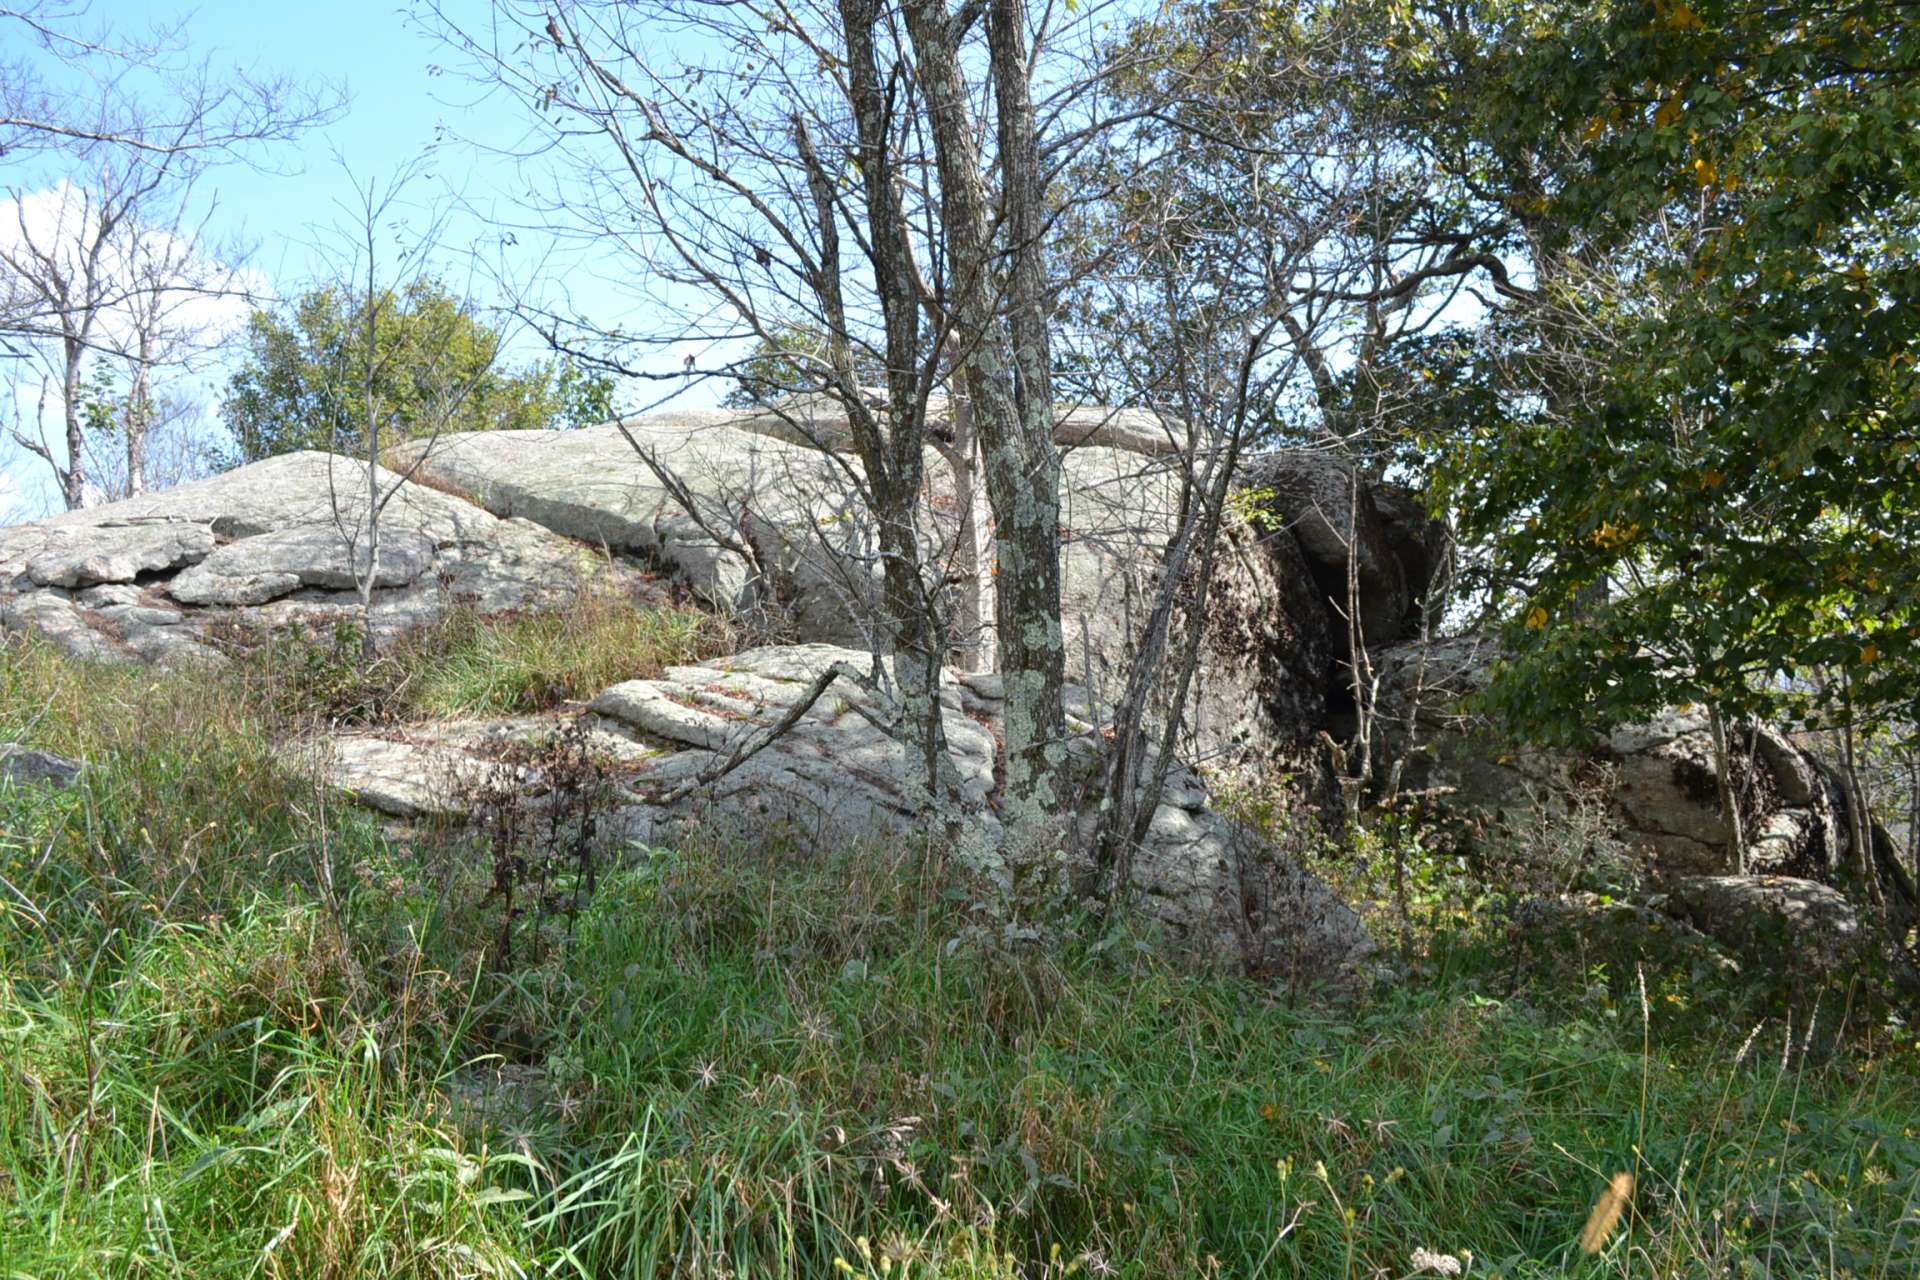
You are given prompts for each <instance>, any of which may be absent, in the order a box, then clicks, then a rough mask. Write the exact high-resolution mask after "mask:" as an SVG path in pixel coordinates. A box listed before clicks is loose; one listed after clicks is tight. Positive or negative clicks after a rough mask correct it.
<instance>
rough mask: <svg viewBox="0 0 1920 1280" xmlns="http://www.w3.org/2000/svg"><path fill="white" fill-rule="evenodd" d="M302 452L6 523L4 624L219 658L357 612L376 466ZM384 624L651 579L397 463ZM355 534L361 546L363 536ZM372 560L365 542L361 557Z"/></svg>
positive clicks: (82, 648)
mask: <svg viewBox="0 0 1920 1280" xmlns="http://www.w3.org/2000/svg"><path fill="white" fill-rule="evenodd" d="M357 467H358V464H356V463H353V462H351V461H350V460H348V459H344V458H336V457H333V456H332V455H329V454H324V453H295V454H287V455H284V456H282V457H277V458H270V459H268V460H266V461H264V462H258V463H254V464H252V465H251V466H246V467H241V468H239V469H237V470H234V471H230V472H227V473H226V474H224V475H220V476H216V477H214V478H212V479H209V480H202V481H197V482H195V483H192V484H186V485H182V486H180V487H179V488H177V489H170V490H167V491H165V492H162V493H157V494H151V495H146V496H143V497H140V498H134V499H130V500H128V501H125V502H117V503H113V504H111V505H109V506H105V507H98V508H91V509H86V510H81V511H73V512H68V513H66V514H64V515H59V516H55V517H53V518H52V519H49V520H43V521H39V522H37V523H34V524H28V525H18V526H14V527H11V528H4V529H0V627H5V628H6V629H8V630H14V631H32V632H37V633H39V634H41V635H43V636H45V637H46V638H47V639H48V640H50V641H51V642H52V643H53V644H55V645H56V646H58V647H59V648H60V649H61V650H62V651H64V652H66V653H67V654H69V655H71V656H74V657H78V658H84V659H100V660H112V659H121V660H138V661H146V662H153V663H159V664H163V665H192V664H199V663H217V662H219V661H221V660H222V652H223V650H224V649H226V648H228V647H230V642H231V641H232V640H233V639H234V638H235V637H244V636H246V635H248V634H262V633H268V632H272V631H275V630H279V629H282V628H286V627H291V626H296V625H297V626H304V627H323V626H329V625H331V624H332V623H334V622H336V621H339V620H343V619H351V618H355V617H357V614H358V608H357V603H358V601H357V595H356V593H355V592H354V590H353V588H354V582H355V575H354V555H355V552H354V544H356V543H357V544H358V545H359V546H364V545H365V535H364V530H363V529H362V528H361V527H360V526H361V523H362V522H361V521H360V508H359V507H357V506H356V503H357V502H360V501H363V500H362V499H361V498H360V495H361V494H362V493H363V492H364V490H363V489H362V488H361V486H362V485H364V483H365V475H364V472H362V471H360V470H358V469H357ZM380 482H381V485H382V488H383V491H384V490H385V489H386V488H387V487H389V486H395V485H397V486H398V487H397V490H396V492H395V494H394V496H393V498H392V500H391V501H390V503H389V504H388V506H387V507H386V510H385V514H384V516H383V518H382V521H381V530H380V558H379V565H378V570H377V573H376V574H375V577H374V586H375V590H374V595H373V611H372V613H373V625H374V629H375V633H376V638H377V639H379V640H381V641H382V642H385V641H386V640H389V639H391V638H392V637H393V636H395V635H398V634H400V633H401V632H404V631H406V630H408V629H411V628H413V627H416V626H420V625H422V624H424V623H428V622H432V621H434V620H436V619H438V618H440V617H443V616H445V614H446V613H447V611H448V610H449V609H450V608H452V607H453V605H454V604H456V603H463V604H466V605H468V606H470V607H473V608H476V609H479V610H480V611H482V612H485V613H497V612H502V611H506V610H512V609H519V608H525V607H527V606H530V605H534V604H538V603H541V602H543V601H559V600H562V599H565V598H566V597H567V596H569V595H571V594H572V593H573V592H574V591H576V590H577V589H578V586H579V584H580V582H581V580H582V575H583V574H585V573H610V574H612V575H613V577H614V578H615V579H616V580H617V581H618V582H619V583H620V584H621V585H623V586H625V587H628V588H633V589H638V588H639V587H641V586H642V585H643V583H644V575H643V574H641V573H640V572H639V571H638V570H637V569H633V568H630V567H627V566H622V565H620V564H617V563H612V564H610V563H608V562H607V561H606V559H605V557H604V556H596V555H594V554H593V553H592V552H591V551H589V550H588V549H587V548H585V547H582V546H580V545H579V544H578V543H575V542H573V541H570V540H568V539H566V538H563V537H561V536H559V535H557V534H555V533H554V532H552V531H551V530H548V529H545V528H542V527H541V526H539V525H537V524H534V523H531V522H528V521H518V520H502V519H500V518H498V517H496V516H494V515H491V514H489V513H488V512H486V511H483V510H481V509H479V508H478V507H475V506H474V505H473V504H472V503H469V502H467V501H465V500H463V499H461V498H458V497H454V496H452V495H449V494H446V493H441V492H437V491H435V490H433V489H430V488H428V487H427V486H425V485H420V484H413V483H409V482H405V481H402V480H401V479H400V478H399V477H397V476H394V475H391V474H389V473H385V472H383V473H382V474H381V477H380ZM350 538H351V539H352V541H351V542H350ZM360 554H361V555H364V554H365V553H364V551H362V552H360Z"/></svg>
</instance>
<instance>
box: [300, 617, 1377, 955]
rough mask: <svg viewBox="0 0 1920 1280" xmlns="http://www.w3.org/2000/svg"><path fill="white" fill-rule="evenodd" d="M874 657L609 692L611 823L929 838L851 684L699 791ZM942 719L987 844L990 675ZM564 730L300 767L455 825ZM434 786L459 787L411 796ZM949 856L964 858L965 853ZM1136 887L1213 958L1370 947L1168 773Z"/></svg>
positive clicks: (1311, 883)
mask: <svg viewBox="0 0 1920 1280" xmlns="http://www.w3.org/2000/svg"><path fill="white" fill-rule="evenodd" d="M871 663H872V659H871V657H870V656H869V655H868V654H866V653H863V652H858V651H855V650H850V649H842V648H837V647H833V646H829V645H797V646H777V647H768V648H762V649H756V650H751V651H748V652H746V653H742V654H737V655H735V656H733V657H730V658H724V659H716V660H714V661H712V662H709V663H705V664H702V665H699V666H686V667H674V668H670V669H669V670H668V671H667V672H665V673H664V674H663V675H662V676H661V677H660V678H658V679H654V680H635V681H628V682H626V683H624V684H619V685H615V686H613V687H611V688H609V689H607V690H605V691H603V692H602V693H601V694H600V695H599V696H598V697H597V698H595V699H594V700H593V702H592V703H591V704H590V706H589V708H588V710H587V712H586V715H587V716H588V723H587V731H588V743H589V746H590V747H591V748H592V749H594V750H595V751H597V752H599V753H601V754H602V755H603V756H605V757H606V758H608V759H610V760H612V761H613V762H614V772H615V774H616V776H617V778H618V780H619V787H620V797H619V799H618V802H617V808H618V813H617V815H616V820H615V821H613V822H612V823H611V824H610V827H611V829H612V830H614V831H615V832H617V833H618V834H619V835H620V836H621V837H625V838H644V839H660V838H665V837H666V836H667V835H668V834H669V833H670V832H671V831H672V830H673V829H674V828H675V827H676V826H678V825H681V824H688V823H695V822H697V823H698V824H700V825H701V826H703V827H706V828H709V829H710V828H712V827H714V826H715V825H720V826H726V825H728V824H734V825H739V826H742V827H744V828H746V829H748V830H756V831H757V830H764V829H765V828H766V827H767V826H768V825H769V824H779V825H785V826H789V827H794V828H798V829H800V830H803V831H805V832H807V833H809V835H811V836H812V837H813V838H816V839H818V840H820V841H821V842H823V843H826V842H832V841H844V840H851V839H859V838H867V837H873V836H875V835H885V836H892V837H895V838H902V839H905V838H914V837H916V836H919V837H922V838H924V834H925V821H924V819H923V817H922V816H921V809H920V807H919V803H918V799H917V792H916V784H915V782H914V777H915V769H914V765H913V762H911V761H910V760H909V759H908V755H907V752H906V751H905V750H904V748H903V747H902V746H901V745H900V743H899V742H897V741H896V740H895V739H894V738H892V737H891V736H889V734H888V733H887V732H886V731H885V729H884V728H883V727H882V726H883V724H884V723H885V720H886V718H887V716H888V714H889V712H888V706H887V699H886V698H885V697H884V695H882V694H880V693H878V692H877V691H876V690H875V689H874V688H871V687H868V686H867V685H866V684H865V683H863V682H862V681H861V680H859V679H855V678H842V679H839V680H837V681H836V682H835V683H833V684H831V685H830V686H828V689H827V692H826V693H825V694H824V695H823V696H821V697H820V699H819V700H818V701H817V702H815V703H814V704H813V706H812V708H811V709H810V710H808V711H807V712H806V713H805V714H803V715H801V716H800V717H799V718H798V719H797V721H796V722H795V723H794V725H793V727H792V728H791V729H790V730H789V731H787V732H786V733H785V734H783V735H781V736H779V737H777V738H774V739H773V740H772V741H771V744H770V745H768V746H766V747H765V749H764V750H761V751H759V752H758V753H757V754H754V755H752V756H751V757H750V758H748V759H747V760H746V761H745V762H744V763H742V764H740V765H739V766H738V767H737V768H735V769H733V770H732V771H731V772H728V773H726V774H725V775H724V776H721V777H719V778H717V779H715V780H713V781H712V782H710V783H707V784H705V785H698V786H694V785H690V784H693V783H696V782H701V781H702V780H703V779H706V778H708V777H710V776H711V774H712V772H713V771H714V767H715V764H716V762H717V761H721V760H724V759H727V758H729V757H730V756H731V754H732V753H733V752H734V751H735V749H736V748H737V747H739V746H740V744H741V743H742V742H743V741H752V740H756V738H757V736H758V735H761V734H762V733H763V731H764V730H765V729H766V728H767V727H768V726H770V725H772V724H774V723H776V722H779V721H781V720H782V719H783V718H784V717H785V716H786V715H787V714H788V713H789V712H790V711H792V710H793V709H794V707H795V706H796V704H797V703H798V702H799V700H800V699H801V698H802V696H803V694H804V693H805V692H806V691H807V690H808V689H809V688H810V687H811V685H812V683H813V681H814V680H815V679H816V678H817V677H818V676H820V675H821V673H822V672H824V671H826V670H828V669H830V668H833V667H835V666H836V665H841V666H843V667H844V669H845V670H846V671H848V672H851V673H854V674H856V675H857V674H860V673H866V672H869V671H870V670H871ZM883 670H884V667H883ZM1072 704H1073V706H1074V708H1075V711H1076V714H1075V716H1074V719H1073V724H1072V727H1073V728H1074V730H1075V731H1076V732H1079V733H1081V734H1083V735H1091V734H1092V733H1093V732H1094V725H1093V721H1092V718H1091V716H1090V712H1089V707H1088V702H1087V700H1086V698H1085V696H1084V693H1083V692H1082V691H1078V690H1076V691H1075V694H1074V697H1073V699H1072ZM941 709H942V719H943V724H944V728H945V730H946V734H947V738H948V741H949V743H950V744H951V746H952V749H953V756H954V763H955V766H956V769H957V771H958V773H959V782H960V789H961V793H962V796H963V798H964V800H965V802H966V804H967V806H968V808H969V809H970V810H971V816H970V817H969V818H968V819H967V829H968V830H969V831H970V832H971V833H972V841H971V847H977V848H980V849H987V848H991V847H994V846H996V845H998V844H999V843H1000V837H1001V835H1002V833H1001V832H1000V829H999V824H998V819H997V818H996V817H995V815H994V811H993V799H994V793H995V787H996V780H995V776H994V764H995V757H996V754H997V748H996V744H995V734H996V731H997V730H996V726H997V724H998V720H999V715H1000V693H999V681H998V678H997V677H994V676H986V675H975V676H963V675H958V674H955V673H948V674H947V677H946V679H945V682H944V684H943V687H942V694H941ZM556 723H557V722H556V721H554V720H552V719H550V718H549V719H542V718H528V717H521V718H518V719H514V720H501V721H494V722H479V723H468V724H461V725H450V726H423V727H421V728H420V729H419V730H417V731H415V732H414V733H413V734H412V735H410V736H409V737H408V738H407V739H404V740H402V739H394V738H389V739H373V738H369V737H368V736H367V735H364V734H354V735H346V736H343V737H341V738H339V739H336V740H335V741H334V743H333V744H332V747H331V749H327V750H319V751H315V752H312V753H311V754H310V755H309V756H308V757H307V758H308V759H311V760H313V761H315V762H317V763H318V764H319V766H320V767H321V769H322V770H323V771H324V774H325V776H326V777H327V778H328V779H329V780H330V781H331V782H332V783H333V785H335V786H337V787H339V788H340V789H342V790H343V791H346V792H348V793H350V794H353V795H355V796H358V797H360V798H361V799H363V800H364V801H366V802H367V803H369V804H372V805H374V806H375V807H378V808H380V809H381V810H382V811H384V812H387V813H392V814H396V815H401V816H415V815H421V814H427V815H453V814H457V813H458V811H459V810H460V807H461V804H462V803H465V804H468V805H472V803H473V797H474V795H475V794H476V784H475V782H474V781H473V780H475V779H478V778H481V777H483V776H485V772H486V771H487V770H489V769H495V770H497V769H499V768H501V767H503V766H502V765H501V763H500V762H501V761H503V760H507V759H511V758H514V751H513V750H512V747H513V744H516V743H522V744H524V743H526V742H528V741H530V740H532V739H535V738H537V737H539V736H540V735H542V734H547V733H551V732H552V730H553V729H554V727H555V725H556ZM463 778H464V779H467V780H468V782H467V783H466V784H465V785H464V787H463V786H462V785H460V784H459V780H461V779H463ZM428 779H447V780H450V785H447V786H444V787H440V788H438V789H435V788H432V787H429V788H427V789H426V790H424V791H423V790H421V789H419V788H418V787H417V785H416V784H419V783H420V782H421V780H428ZM523 782H524V785H525V786H526V788H527V789H528V791H529V793H530V794H537V793H538V791H539V790H540V786H541V780H540V779H539V777H538V776H537V775H536V774H534V773H532V772H529V773H528V774H526V775H525V776H524V778H523ZM462 796H464V797H465V800H464V802H463V801H462V800H461V799H460V797H462ZM966 844H968V842H967V841H963V845H966ZM954 852H955V856H959V857H962V858H964V857H965V856H966V854H965V849H964V848H961V849H958V850H955V851H954ZM1134 876H1135V884H1136V886H1137V889H1138V891H1139V895H1140V896H1139V902H1140V905H1141V909H1142V911H1143V914H1144V915H1146V916H1147V917H1148V918H1150V919H1152V920H1154V921H1155V922H1157V923H1158V924H1159V925H1160V926H1161V927H1162V928H1163V929H1164V930H1165V931H1166V932H1167V934H1168V935H1169V936H1170V937H1171V938H1172V939H1173V940H1174V941H1175V942H1176V944H1177V945H1179V946H1180V947H1181V948H1183V949H1184V950H1186V951H1188V952H1189V953H1194V954H1198V955H1201V956H1203V957H1204V958H1206V959H1207V960H1208V961H1210V962H1214V963H1219V964H1226V965H1231V966H1236V967H1251V968H1255V969H1260V970H1284V971H1285V972H1287V973H1289V974H1296V975H1302V976H1312V977H1319V976H1333V975H1334V974H1336V973H1346V974H1349V975H1351V973H1352V972H1353V966H1355V965H1356V964H1358V963H1359V962H1360V961H1361V960H1362V959H1363V958H1364V956H1365V955H1366V954H1367V952H1368V951H1369V949H1370V944H1369V943H1368V941H1367V939H1366V935H1365V932H1364V930H1363V929H1362V928H1361V926H1360V922H1359V920H1358V918H1357V917H1356V916H1355V915H1354V914H1353V912H1352V911H1350V910H1349V909H1348V908H1347V907H1346V906H1345V905H1343V904H1342V903H1341V902H1340V901H1339V900H1338V899H1337V898H1336V897H1335V896H1334V895H1333V894H1332V892H1331V891H1330V890H1328V889H1327V888H1326V886H1325V885H1323V884H1321V883H1320V882H1319V881H1318V880H1315V879H1314V878H1313V877H1311V876H1309V875H1307V874H1306V873H1305V872H1304V871H1302V870H1300V869H1299V868H1298V867H1297V866H1295V865H1294V864H1293V863H1292V862H1290V861H1288V860H1287V859H1286V858H1285V857H1284V856H1283V855H1281V854H1280V853H1278V852H1277V851H1276V850H1274V849H1272V848H1271V847H1270V846H1267V845H1265V844H1263V843H1261V842H1260V841H1258V840H1257V839H1256V838H1254V837H1253V836H1251V835H1250V834H1249V833H1247V832H1245V831H1243V830H1241V829H1240V828H1237V827H1235V826H1234V825H1233V824H1232V823H1230V822H1228V821H1227V820H1226V819H1225V818H1223V817H1221V816H1220V815H1219V814H1217V813H1215V812H1213V811H1212V810H1210V809H1209V808H1208V807H1207V792H1206V788H1205V786H1204V785H1203V784H1202V783H1201V782H1200V780H1199V778H1198V777H1197V776H1196V775H1194V774H1193V773H1192V772H1191V771H1189V770H1186V769H1184V768H1179V767H1176V768H1175V770H1174V772H1173V775H1172V778H1171V781H1170V785H1169V786H1168V788H1167V792H1166V795H1165V797H1164V799H1163V802H1162V804H1161V805H1160V807H1159V809H1158V810H1157V811H1156V813H1155V815H1154V819H1153V823H1152V827H1151V829H1150V831H1149V834H1148V837H1147V841H1146V845H1145V847H1144V848H1142V849H1141V850H1140V851H1139V853H1138V854H1137V857H1136V861H1135V866H1134Z"/></svg>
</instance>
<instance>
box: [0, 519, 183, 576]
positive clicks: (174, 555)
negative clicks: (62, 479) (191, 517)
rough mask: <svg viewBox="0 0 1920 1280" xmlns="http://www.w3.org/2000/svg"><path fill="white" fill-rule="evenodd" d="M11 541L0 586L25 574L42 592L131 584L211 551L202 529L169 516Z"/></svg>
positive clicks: (0, 562)
mask: <svg viewBox="0 0 1920 1280" xmlns="http://www.w3.org/2000/svg"><path fill="white" fill-rule="evenodd" d="M13 541H14V542H15V545H14V546H13V547H10V548H9V547H0V581H4V580H5V579H6V578H9V577H12V576H15V574H17V573H21V572H24V574H25V576H26V577H27V578H28V579H29V580H31V581H32V582H33V583H34V584H35V585H37V586H42V587H67V588H78V587H91V586H94V585H96V584H100V583H123V582H132V581H134V580H135V579H137V578H138V577H139V576H140V575H141V574H143V573H164V572H167V571H169V570H172V569H177V568H179V567H180V566H181V565H187V564H192V563H193V562H194V561H196V560H199V559H200V558H201V557H203V556H205V555H206V554H207V553H208V552H210V551H212V550H213V534H212V532H211V531H210V530H209V529H208V528H207V527H206V526H205V525H201V524H196V523H189V522H184V521H180V520H175V519H171V518H168V517H160V518H156V519H138V518H134V519H127V520H124V521H123V520H115V519H107V520H103V521H101V522H100V523H98V524H91V525H81V526H73V525H68V526H62V527H40V528H38V529H37V531H36V536H31V537H28V538H18V539H15V540H13ZM9 561H11V562H12V563H9Z"/></svg>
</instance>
